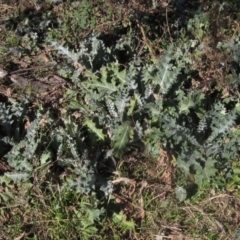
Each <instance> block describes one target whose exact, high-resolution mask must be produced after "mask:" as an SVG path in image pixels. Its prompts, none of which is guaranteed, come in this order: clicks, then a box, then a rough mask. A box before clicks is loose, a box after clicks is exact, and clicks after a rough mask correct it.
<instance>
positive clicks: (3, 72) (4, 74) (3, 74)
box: [0, 67, 8, 79]
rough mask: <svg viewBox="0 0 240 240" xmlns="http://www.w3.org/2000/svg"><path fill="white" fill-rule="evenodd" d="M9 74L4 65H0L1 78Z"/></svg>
mask: <svg viewBox="0 0 240 240" xmlns="http://www.w3.org/2000/svg"><path fill="white" fill-rule="evenodd" d="M7 75H8V72H7V71H6V70H4V69H3V68H2V67H0V79H2V78H4V77H6V76H7Z"/></svg>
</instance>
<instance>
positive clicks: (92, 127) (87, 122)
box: [83, 119, 105, 140]
mask: <svg viewBox="0 0 240 240" xmlns="http://www.w3.org/2000/svg"><path fill="white" fill-rule="evenodd" d="M83 125H85V126H87V127H88V128H89V129H90V130H91V131H92V132H93V133H95V134H96V135H97V137H98V138H99V139H101V140H104V138H105V135H104V134H103V132H102V129H100V128H97V127H96V124H95V123H94V122H93V121H92V120H91V119H86V120H85V122H84V124H83Z"/></svg>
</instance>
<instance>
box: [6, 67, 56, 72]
mask: <svg viewBox="0 0 240 240" xmlns="http://www.w3.org/2000/svg"><path fill="white" fill-rule="evenodd" d="M50 67H54V65H40V66H35V67H30V68H24V69H19V70H16V71H13V72H10V74H15V73H19V72H25V71H29V70H34V69H38V68H50Z"/></svg>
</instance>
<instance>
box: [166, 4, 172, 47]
mask: <svg viewBox="0 0 240 240" xmlns="http://www.w3.org/2000/svg"><path fill="white" fill-rule="evenodd" d="M166 22H167V29H168V33H169V36H170V41H171V43H172V44H173V41H172V37H171V33H170V28H169V24H168V11H167V8H166Z"/></svg>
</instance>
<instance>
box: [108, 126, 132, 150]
mask: <svg viewBox="0 0 240 240" xmlns="http://www.w3.org/2000/svg"><path fill="white" fill-rule="evenodd" d="M131 131H132V127H131V126H130V124H129V123H128V122H125V123H123V125H120V126H118V127H117V129H116V132H115V137H114V143H113V146H114V149H115V151H116V154H117V155H121V153H122V151H123V150H124V149H125V147H126V146H127V144H128V142H129V139H130V135H131Z"/></svg>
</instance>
